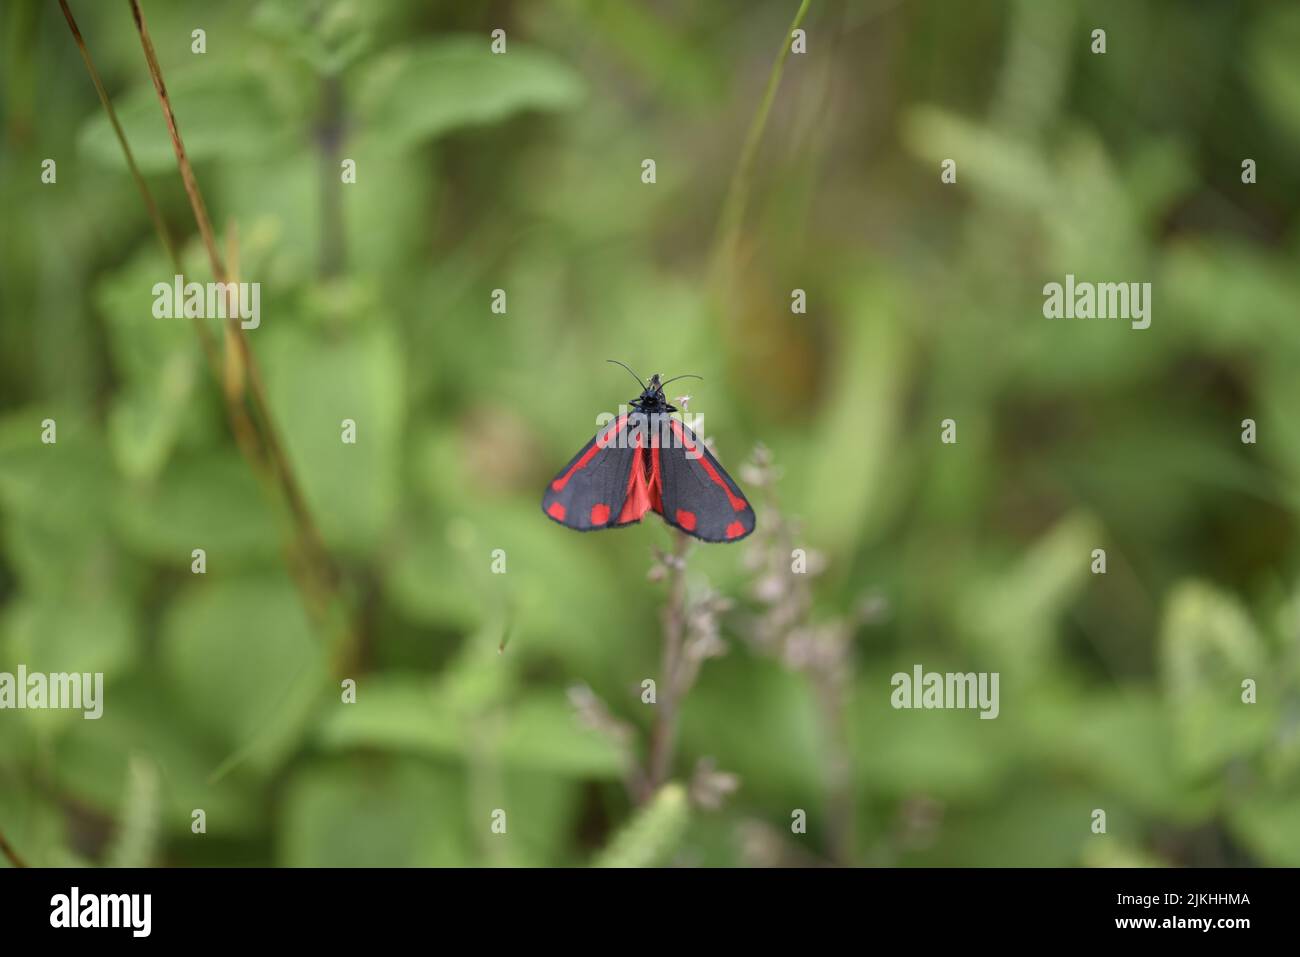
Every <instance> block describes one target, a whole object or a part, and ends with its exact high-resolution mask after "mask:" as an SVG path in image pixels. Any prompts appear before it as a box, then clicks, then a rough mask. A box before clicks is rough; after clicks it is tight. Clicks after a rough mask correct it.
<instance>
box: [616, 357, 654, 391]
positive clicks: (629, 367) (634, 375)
mask: <svg viewBox="0 0 1300 957" xmlns="http://www.w3.org/2000/svg"><path fill="white" fill-rule="evenodd" d="M605 361H606V362H612V363H614V364H615V365H620V366H622V367H623V368H624V369H626V370H627V371H628V372H632V367H631V366H630V365H628V364H627V363H626V362H619V361H618V360H617V359H606V360H605ZM632 378H633V379H636V381H637V382H641V377H640V376H639V375H637V374H636V373H635V372H632ZM641 388H642V389H643V390H644V389H647V388H649V386H647V385H646V384H645V383H644V382H641Z"/></svg>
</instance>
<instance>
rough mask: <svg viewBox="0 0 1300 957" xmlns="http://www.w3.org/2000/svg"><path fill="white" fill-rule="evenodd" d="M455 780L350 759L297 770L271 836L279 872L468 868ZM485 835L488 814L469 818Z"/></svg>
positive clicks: (413, 766) (404, 764)
mask: <svg viewBox="0 0 1300 957" xmlns="http://www.w3.org/2000/svg"><path fill="white" fill-rule="evenodd" d="M463 791H464V782H463V778H462V776H461V775H460V774H457V773H454V772H451V771H447V770H444V769H439V768H434V767H432V766H430V765H427V764H421V763H417V762H414V761H410V760H392V759H386V760H376V759H375V758H373V757H370V758H357V759H355V760H347V761H344V760H337V761H331V762H329V763H324V764H314V765H312V766H310V767H307V768H304V769H302V770H299V771H297V772H296V773H295V775H294V777H293V779H292V781H290V783H289V785H288V788H287V789H286V794H285V797H284V800H283V803H282V804H281V810H280V815H279V817H280V819H279V822H278V824H277V827H276V830H275V833H276V841H277V853H276V858H277V863H278V864H279V865H280V866H284V867H459V866H465V865H467V864H470V863H472V861H471V860H470V856H469V855H470V851H469V848H468V847H467V846H466V838H467V835H468V833H469V832H468V828H469V823H470V816H469V811H468V810H467V808H466V807H465V801H464V798H463ZM474 822H475V823H479V822H481V824H482V829H483V833H484V834H488V835H489V836H490V832H489V827H490V822H491V819H490V817H489V812H488V810H486V809H485V810H483V811H482V814H481V816H479V815H476V816H475V818H474Z"/></svg>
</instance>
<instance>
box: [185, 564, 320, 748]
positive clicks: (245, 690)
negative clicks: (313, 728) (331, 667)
mask: <svg viewBox="0 0 1300 957" xmlns="http://www.w3.org/2000/svg"><path fill="white" fill-rule="evenodd" d="M300 601H301V599H300V598H299V596H298V594H297V593H296V592H295V590H294V589H293V587H292V586H291V585H290V584H289V582H287V581H285V580H282V579H279V578H273V579H270V580H267V579H264V578H258V579H255V580H254V579H248V580H234V581H228V580H227V581H222V580H220V579H218V580H215V581H207V582H204V583H202V584H196V585H192V586H190V587H188V588H186V589H185V590H184V591H182V592H181V595H180V597H179V598H178V599H177V600H176V602H175V603H174V604H173V605H172V607H171V608H169V609H168V611H167V614H166V616H165V618H164V620H163V625H162V635H161V639H160V648H159V654H160V657H161V659H162V667H163V669H164V672H165V674H166V675H167V677H168V680H169V681H170V682H171V683H172V686H173V687H174V688H175V689H176V692H177V697H178V699H179V701H180V707H181V708H182V710H183V711H184V712H185V713H186V714H188V715H189V716H190V717H191V718H192V720H193V721H194V723H195V724H196V725H197V726H199V727H201V728H203V729H204V730H206V731H207V733H208V734H210V735H211V736H212V737H213V738H214V739H215V740H217V741H219V742H222V743H223V744H224V745H225V746H226V747H227V748H234V749H243V748H245V747H251V748H252V752H251V754H250V757H252V758H253V759H254V763H255V764H260V765H261V766H270V765H273V764H274V763H275V762H276V761H277V760H278V759H279V757H281V756H282V755H283V753H284V752H285V751H286V750H287V749H288V748H289V747H290V746H291V745H292V744H293V743H294V741H295V740H297V738H298V736H299V735H300V734H301V732H302V731H303V728H304V726H305V724H306V721H307V718H308V716H309V714H310V712H311V711H312V710H313V708H314V707H315V704H316V702H317V700H318V695H319V692H320V689H321V688H322V686H323V683H324V678H325V654H324V645H323V640H322V639H323V637H324V636H320V635H316V634H313V632H312V630H311V627H310V626H309V624H308V621H307V618H306V615H305V612H304V611H303V609H302V606H301V604H300Z"/></svg>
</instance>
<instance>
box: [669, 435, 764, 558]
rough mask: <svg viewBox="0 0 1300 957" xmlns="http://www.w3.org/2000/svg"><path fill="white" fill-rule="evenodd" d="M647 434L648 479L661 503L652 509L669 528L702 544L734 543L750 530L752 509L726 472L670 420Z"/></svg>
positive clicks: (697, 443) (709, 454) (691, 436)
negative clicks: (649, 440) (649, 436)
mask: <svg viewBox="0 0 1300 957" xmlns="http://www.w3.org/2000/svg"><path fill="white" fill-rule="evenodd" d="M665 419H666V420H667V421H666V427H664V428H658V429H654V430H652V436H653V443H652V444H653V445H654V446H655V447H653V448H651V450H650V455H651V460H652V463H651V464H652V473H653V474H654V475H655V476H656V478H657V479H658V491H659V493H660V502H659V503H658V507H657V508H656V509H655V510H656V511H658V512H659V513H660V514H661V515H663V517H664V521H665V522H667V523H668V524H669V525H672V526H674V527H676V528H680V529H681V530H682V531H684V532H688V533H689V534H691V535H694V536H695V537H696V538H700V539H703V540H704V541H706V542H734V541H739V540H740V539H742V538H744V537H745V536H746V535H748V534H749V533H750V532H752V531H753V530H754V509H753V508H751V507H750V504H749V501H748V500H747V499H746V498H745V493H744V492H742V491H741V490H740V486H738V485H737V484H736V483H735V482H734V481H732V478H731V476H730V475H728V474H727V470H726V469H724V468H723V467H722V466H721V465H719V464H718V460H717V459H715V458H714V457H713V454H712V453H711V452H710V451H709V450H708V449H707V448H706V447H705V445H704V443H703V442H701V441H700V440H699V439H698V438H696V436H695V433H694V432H692V431H691V430H690V429H688V428H687V427H686V426H685V425H683V424H682V423H681V421H680V420H678V419H674V418H672V417H671V416H665Z"/></svg>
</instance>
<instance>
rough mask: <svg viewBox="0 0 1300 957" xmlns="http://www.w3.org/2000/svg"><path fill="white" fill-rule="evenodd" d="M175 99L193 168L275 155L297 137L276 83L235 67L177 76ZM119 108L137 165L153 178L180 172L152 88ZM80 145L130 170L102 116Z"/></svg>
mask: <svg viewBox="0 0 1300 957" xmlns="http://www.w3.org/2000/svg"><path fill="white" fill-rule="evenodd" d="M167 95H168V97H169V99H170V100H171V103H172V110H173V112H174V113H175V114H176V124H177V127H178V128H179V130H180V134H181V138H182V139H183V140H184V142H185V152H186V154H187V155H188V156H189V158H190V160H191V162H196V163H197V162H202V161H203V160H209V159H222V160H236V161H237V160H246V159H252V158H256V157H259V156H270V155H274V154H276V153H278V152H281V151H282V150H283V149H284V148H285V146H286V144H287V143H288V142H290V141H291V140H292V138H293V135H294V130H295V122H294V120H293V118H292V117H287V116H282V115H280V113H279V111H278V110H277V109H276V108H275V106H274V105H273V104H272V102H271V99H270V96H269V94H268V84H267V83H265V82H263V81H262V80H260V79H259V78H258V77H256V76H253V75H252V74H249V73H241V72H237V71H235V72H232V71H231V69H230V67H229V66H225V67H223V68H222V69H221V70H220V71H216V70H213V69H210V68H205V69H200V70H192V71H188V72H185V71H177V72H175V73H172V74H170V75H168V77H167ZM114 107H115V109H116V110H117V117H118V120H119V122H121V124H122V129H123V131H124V132H125V133H126V140H127V142H128V143H130V144H131V152H132V154H133V155H134V156H135V162H136V165H137V166H139V167H140V169H141V170H142V171H143V172H145V173H159V172H167V171H175V170H176V168H177V167H176V154H175V152H174V151H173V149H172V142H171V137H170V135H169V134H168V132H167V123H166V121H165V120H164V119H163V112H162V105H161V104H160V103H159V101H158V94H157V93H156V92H155V91H154V88H153V85H152V83H149V84H144V85H140V86H137V87H136V88H135V89H133V90H132V91H131V92H130V93H128V94H126V96H123V97H121V98H120V99H118V100H117V101H116V102H115V103H114ZM77 146H78V149H79V150H80V152H81V153H82V155H84V156H86V157H88V158H90V159H92V160H94V161H95V162H97V163H101V164H103V165H104V166H108V167H110V168H112V169H120V170H125V169H126V159H125V158H124V157H123V155H122V147H121V145H120V144H119V143H118V141H117V137H116V135H115V134H114V133H113V127H112V125H111V124H110V123H109V121H108V117H107V116H105V115H104V113H103V112H102V111H101V110H98V109H96V111H95V113H94V115H93V116H91V117H90V119H88V120H87V121H86V122H85V123H84V124H83V125H82V127H81V132H80V134H79V135H78V138H77Z"/></svg>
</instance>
